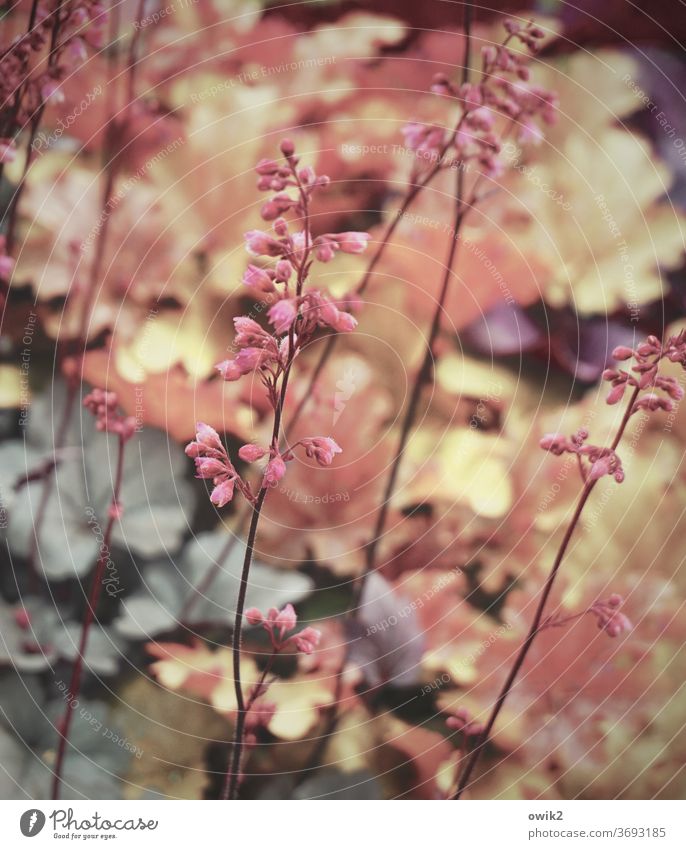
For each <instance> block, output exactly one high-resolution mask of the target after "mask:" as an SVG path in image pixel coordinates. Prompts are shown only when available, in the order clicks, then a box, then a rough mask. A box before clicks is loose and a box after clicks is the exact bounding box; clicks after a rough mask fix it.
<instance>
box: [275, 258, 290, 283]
mask: <svg viewBox="0 0 686 849" xmlns="http://www.w3.org/2000/svg"><path fill="white" fill-rule="evenodd" d="M274 273H275V275H276V279H277V280H279V281H280V282H282V283H285V282H286V281H288V280H289V279H290V277H291V275H292V274H293V265H292V264H291V263H290V262H289V261H288V260H287V259H280V260H279V261H278V262H277V263H276V265H275V266H274Z"/></svg>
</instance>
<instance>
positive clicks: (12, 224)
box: [6, 0, 64, 254]
mask: <svg viewBox="0 0 686 849" xmlns="http://www.w3.org/2000/svg"><path fill="white" fill-rule="evenodd" d="M63 5H64V0H60V2H59V4H58V6H57V8H56V9H55V12H54V15H55V18H54V21H53V24H52V30H51V35H50V53H49V55H48V68H49V69H52V68H54V66H55V64H56V62H57V60H58V58H59V49H58V45H57V41H58V38H59V31H60V27H61V25H62V23H63V21H62V16H61V14H60V13H61V11H62V6H63ZM36 11H37V10H36V9H35V8H33V7H32V9H31V15H30V18H29V29H28V32H31V30H32V29H33V24H34V22H35V17H36ZM21 96H22V93H21V92H18V93H17V97H18V101H17V104H16V105H17V108H18V107H19V102H20V100H21ZM44 112H45V101H41V103H40V106H38V108H37V109H36V111H35V112H34V114H33V115H32V116H31V122H30V130H29V139H28V145H27V148H26V156H25V158H24V166H23V168H22V174H21V177H20V179H19V183H18V184H17V188H16V189H15V191H14V194H13V195H12V198H11V200H10V203H9V210H8V224H7V236H6V238H7V253H8V254H11V253H12V251H13V249H14V241H15V235H16V227H17V217H18V210H19V200H20V198H21V196H22V194H23V192H24V188H25V186H26V177H27V175H28V173H29V168H30V167H31V163H32V161H33V143H34V141H35V139H36V133H37V132H38V127H39V126H40V122H41V121H42V119H43V113H44Z"/></svg>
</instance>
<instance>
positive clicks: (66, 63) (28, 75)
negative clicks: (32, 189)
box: [0, 0, 107, 252]
mask: <svg viewBox="0 0 686 849" xmlns="http://www.w3.org/2000/svg"><path fill="white" fill-rule="evenodd" d="M106 17H107V11H106V10H105V8H104V7H103V6H102V4H101V3H99V2H97V0H81V2H79V3H67V2H65V0H58V2H57V4H56V6H55V8H54V10H53V11H50V10H49V8H47V7H46V4H45V3H41V2H34V3H33V4H32V7H31V11H30V13H29V22H28V27H27V31H26V34H25V35H24V36H22V37H21V38H19V39H18V40H16V41H15V42H14V43H13V44H12V45H11V46H10V48H9V49H8V50H7V51H6V52H5V53H4V54H3V56H2V57H1V58H0V68H1V70H2V72H3V73H2V78H3V82H2V85H1V86H0V99H2V102H3V104H4V103H6V102H7V99H8V97H9V92H11V91H13V95H14V97H13V104H12V107H11V108H10V109H9V110H7V114H6V115H4V116H3V120H2V122H1V123H2V128H1V129H0V137H1V138H0V147H1V148H2V151H3V155H2V156H0V160H1V162H2V164H4V162H6V161H11V160H12V159H14V157H15V156H16V147H15V142H14V137H15V135H16V134H17V133H18V132H20V131H21V129H22V128H23V127H25V126H27V125H28V127H29V137H28V143H27V148H26V155H25V157H24V165H23V169H22V175H21V177H20V179H19V183H18V184H17V187H16V189H15V191H14V194H13V196H12V199H11V201H10V203H9V207H8V213H7V217H8V222H9V223H8V227H7V246H8V250H9V251H10V252H11V251H12V249H13V247H14V237H15V229H16V223H17V210H18V206H19V200H20V198H21V195H22V193H23V191H24V187H25V185H26V176H27V174H28V171H29V167H30V165H31V162H32V161H33V154H34V142H35V139H36V134H37V132H38V128H39V126H40V122H41V120H42V118H43V113H44V112H45V108H46V106H47V105H48V104H49V103H60V102H61V101H62V100H63V99H64V96H63V94H62V92H61V91H60V83H61V82H62V81H63V80H64V79H66V78H67V77H68V76H69V74H70V73H72V72H73V71H74V69H75V68H77V67H78V66H79V65H81V64H83V62H85V61H86V59H87V58H88V53H87V49H86V45H91V46H93V47H96V48H100V47H102V25H103V22H104V20H105V19H106ZM46 47H47V50H48V53H47V62H46V69H45V71H42V70H40V66H41V64H42V62H41V59H40V56H41V53H42V52H43V50H44V49H45V48H46Z"/></svg>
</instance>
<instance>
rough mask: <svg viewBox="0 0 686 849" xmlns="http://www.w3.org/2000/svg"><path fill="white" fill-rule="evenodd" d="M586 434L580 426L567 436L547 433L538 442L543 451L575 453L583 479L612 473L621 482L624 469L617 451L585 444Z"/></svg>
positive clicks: (558, 453)
mask: <svg viewBox="0 0 686 849" xmlns="http://www.w3.org/2000/svg"><path fill="white" fill-rule="evenodd" d="M588 436H589V433H588V430H587V429H586V428H585V427H582V428H579V430H578V431H577V432H576V433H574V434H572V435H571V436H569V437H568V436H565V435H564V434H561V433H547V434H546V435H545V436H544V437H543V438H542V439H541V441H540V443H539V444H540V446H541V448H542V449H543V450H544V451H549V452H550V453H551V454H555V455H556V456H558V457H559V456H560V455H562V454H576V456H577V458H578V459H579V463H580V468H581V469H582V474H583V477H584V480H590V481H596V480H599V479H600V478H602V477H604V476H605V475H612V477H614V479H615V480H616V481H617V483H622V482H623V480H624V470H623V469H622V461H621V460H620V459H619V455H618V454H617V452H616V451H614V450H613V449H612V448H602V447H600V446H597V445H587V444H586V440H587V439H588Z"/></svg>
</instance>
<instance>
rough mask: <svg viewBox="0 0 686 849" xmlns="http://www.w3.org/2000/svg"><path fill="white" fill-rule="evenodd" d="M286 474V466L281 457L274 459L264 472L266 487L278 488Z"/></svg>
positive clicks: (277, 456)
mask: <svg viewBox="0 0 686 849" xmlns="http://www.w3.org/2000/svg"><path fill="white" fill-rule="evenodd" d="M285 474H286V464H285V463H284V461H283V459H282V457H281V456H280V455H278V454H277V455H276V457H272V459H271V460H270V461H269V462H268V463H267V468H266V469H265V470H264V486H266V487H273V486H277V485H278V483H279V481H280V480H281V478H282V477H283V476H284V475H285Z"/></svg>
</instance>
